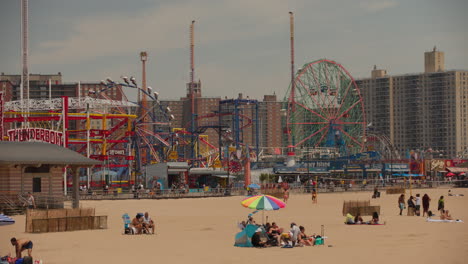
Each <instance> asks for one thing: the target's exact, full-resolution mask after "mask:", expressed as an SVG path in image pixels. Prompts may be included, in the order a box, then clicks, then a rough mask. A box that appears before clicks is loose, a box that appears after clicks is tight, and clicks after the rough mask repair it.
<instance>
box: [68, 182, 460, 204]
mask: <svg viewBox="0 0 468 264" xmlns="http://www.w3.org/2000/svg"><path fill="white" fill-rule="evenodd" d="M461 182H466V183H467V184H468V182H467V181H425V182H419V183H418V182H414V183H413V182H412V183H411V188H412V189H425V188H439V187H446V188H453V187H455V186H456V185H457V184H459V183H461ZM375 187H377V188H378V190H379V191H384V190H386V189H387V188H391V187H402V188H405V189H409V188H410V184H409V182H408V181H407V182H398V183H385V185H383V184H381V183H378V184H361V183H359V184H353V185H352V186H351V187H350V186H349V184H319V186H318V187H315V189H316V190H317V192H319V193H330V192H358V191H372V190H374V188H375ZM467 187H468V185H467ZM275 189H276V191H280V192H281V191H282V189H281V188H278V187H277V186H275V187H274V188H261V189H252V190H250V191H247V190H246V189H245V188H242V187H236V188H230V189H226V188H209V189H202V188H200V189H190V190H184V189H174V190H172V189H164V190H139V191H130V190H122V191H120V192H119V191H118V190H117V189H111V190H108V191H104V190H101V189H99V190H86V191H81V192H80V200H123V199H178V198H202V197H222V196H226V195H230V196H245V195H257V194H261V193H271V192H272V190H275ZM312 189H314V187H312V186H310V185H290V187H289V193H290V194H302V193H310V192H311V191H312ZM66 198H67V200H68V201H71V197H70V196H68V197H66Z"/></svg>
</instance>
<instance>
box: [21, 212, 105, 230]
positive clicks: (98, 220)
mask: <svg viewBox="0 0 468 264" xmlns="http://www.w3.org/2000/svg"><path fill="white" fill-rule="evenodd" d="M106 228H107V216H78V217H65V218H49V219H33V220H32V230H31V232H30V233H48V232H65V231H78V230H93V229H106Z"/></svg>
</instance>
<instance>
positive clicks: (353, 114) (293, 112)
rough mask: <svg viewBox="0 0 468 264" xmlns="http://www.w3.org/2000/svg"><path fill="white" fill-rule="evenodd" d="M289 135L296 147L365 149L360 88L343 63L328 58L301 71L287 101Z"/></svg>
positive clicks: (342, 151) (290, 89) (306, 65)
mask: <svg viewBox="0 0 468 264" xmlns="http://www.w3.org/2000/svg"><path fill="white" fill-rule="evenodd" d="M285 102H287V106H286V109H287V114H286V116H287V118H286V129H285V133H286V134H287V135H288V139H289V144H292V146H293V147H298V146H307V147H329V148H336V149H337V150H339V151H340V153H341V155H345V154H347V153H350V152H358V151H362V150H363V149H364V142H365V132H366V118H365V113H364V104H363V99H362V96H361V92H360V90H359V87H358V86H357V85H356V83H355V81H354V79H353V77H352V76H351V75H350V74H349V73H348V71H346V69H345V68H344V67H343V66H341V65H340V64H338V63H336V62H334V61H331V60H326V59H321V60H317V61H314V62H311V63H307V64H305V65H304V66H303V67H302V68H301V69H299V70H298V71H297V74H296V77H295V79H294V83H293V84H292V85H291V87H289V92H288V94H287V98H286V99H285Z"/></svg>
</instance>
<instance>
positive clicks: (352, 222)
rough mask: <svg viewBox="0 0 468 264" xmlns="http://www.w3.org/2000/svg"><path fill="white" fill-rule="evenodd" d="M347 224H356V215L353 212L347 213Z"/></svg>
mask: <svg viewBox="0 0 468 264" xmlns="http://www.w3.org/2000/svg"><path fill="white" fill-rule="evenodd" d="M345 224H347V225H354V224H355V222H354V216H353V215H352V214H350V213H348V214H347V215H346V219H345Z"/></svg>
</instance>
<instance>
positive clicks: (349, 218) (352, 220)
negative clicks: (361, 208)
mask: <svg viewBox="0 0 468 264" xmlns="http://www.w3.org/2000/svg"><path fill="white" fill-rule="evenodd" d="M345 224H347V225H379V224H380V220H379V213H377V212H373V213H372V219H371V220H370V221H364V219H363V218H362V216H361V214H360V213H357V214H356V216H353V215H352V214H350V213H348V214H347V215H346V219H345Z"/></svg>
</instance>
